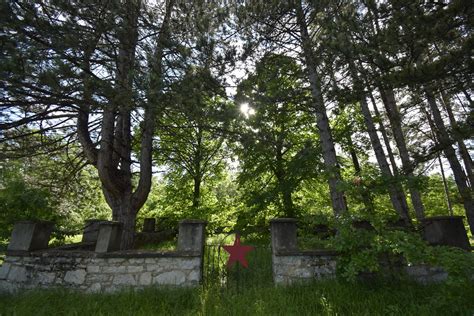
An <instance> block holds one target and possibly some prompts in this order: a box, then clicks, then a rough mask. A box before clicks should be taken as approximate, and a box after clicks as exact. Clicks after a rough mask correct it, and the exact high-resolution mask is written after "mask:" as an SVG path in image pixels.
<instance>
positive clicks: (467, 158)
mask: <svg viewBox="0 0 474 316" xmlns="http://www.w3.org/2000/svg"><path fill="white" fill-rule="evenodd" d="M441 102H442V104H443V106H444V108H445V110H446V112H447V113H448V117H449V123H450V124H451V127H452V129H453V132H454V133H455V136H456V138H458V147H459V153H460V154H461V158H462V160H463V162H464V169H465V170H466V173H467V176H468V180H469V184H470V187H471V188H472V187H473V185H474V174H473V172H472V166H473V162H472V159H471V155H470V154H469V150H467V147H466V145H465V144H464V141H463V140H462V138H461V137H460V135H458V134H459V133H458V129H459V126H458V124H457V122H456V119H455V117H454V113H453V109H452V107H451V102H450V101H449V99H448V97H447V96H446V95H445V94H444V93H443V92H441Z"/></svg>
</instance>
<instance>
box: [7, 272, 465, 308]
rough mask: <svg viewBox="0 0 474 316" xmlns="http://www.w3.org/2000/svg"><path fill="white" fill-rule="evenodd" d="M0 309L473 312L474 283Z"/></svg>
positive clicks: (43, 299) (147, 293) (27, 299)
mask: <svg viewBox="0 0 474 316" xmlns="http://www.w3.org/2000/svg"><path fill="white" fill-rule="evenodd" d="M0 315H2V316H3V315H470V316H472V315H474V283H473V282H466V283H457V284H433V285H426V286H424V285H418V284H414V283H407V282H387V281H375V282H374V281H372V282H371V283H345V282H339V281H336V280H329V281H324V282H318V283H311V284H300V285H293V286H288V287H282V286H277V287H275V286H272V285H264V286H262V285H253V286H248V287H246V288H239V289H238V290H237V289H235V288H231V289H226V288H221V287H218V286H213V287H207V288H202V287H199V288H194V289H189V288H187V289H183V288H161V289H158V288H148V289H146V290H143V291H135V292H133V291H122V292H119V293H115V294H83V293H77V292H72V291H65V290H36V291H30V292H24V293H22V294H18V295H0Z"/></svg>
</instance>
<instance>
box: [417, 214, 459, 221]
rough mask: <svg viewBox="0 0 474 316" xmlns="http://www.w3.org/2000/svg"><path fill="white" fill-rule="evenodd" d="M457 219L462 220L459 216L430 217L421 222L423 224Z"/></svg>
mask: <svg viewBox="0 0 474 316" xmlns="http://www.w3.org/2000/svg"><path fill="white" fill-rule="evenodd" d="M458 218H461V219H462V218H464V216H461V215H453V216H450V215H444V216H430V217H426V218H423V219H422V221H423V222H430V221H435V220H440V219H441V220H442V219H458Z"/></svg>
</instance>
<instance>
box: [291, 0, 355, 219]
mask: <svg viewBox="0 0 474 316" xmlns="http://www.w3.org/2000/svg"><path fill="white" fill-rule="evenodd" d="M294 4H295V10H296V19H297V24H298V27H299V31H300V35H301V45H302V51H303V57H304V59H305V61H306V70H307V73H308V78H309V82H310V87H311V94H312V97H313V110H314V112H315V114H316V125H317V127H318V130H319V137H320V141H321V147H322V151H323V159H324V164H325V166H326V168H327V171H328V172H329V181H328V182H329V192H330V194H331V203H332V208H333V210H334V214H335V215H341V214H343V213H345V212H346V211H347V205H346V202H345V199H344V193H343V192H342V191H341V190H340V189H339V185H340V183H341V181H342V179H341V174H340V170H339V165H338V163H337V157H336V150H335V148H334V141H333V139H332V133H331V128H330V126H329V118H328V116H327V113H326V108H325V106H324V100H323V96H322V94H321V85H320V82H319V78H318V74H317V63H316V60H315V58H314V56H313V48H312V43H311V38H310V36H309V33H308V26H307V22H306V18H305V14H304V12H303V8H302V5H301V0H299V1H296V2H295V3H294Z"/></svg>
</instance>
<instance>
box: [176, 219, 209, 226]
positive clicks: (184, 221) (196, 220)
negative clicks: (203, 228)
mask: <svg viewBox="0 0 474 316" xmlns="http://www.w3.org/2000/svg"><path fill="white" fill-rule="evenodd" d="M179 223H180V224H204V225H206V224H207V223H208V222H207V221H205V220H202V219H183V220H181V221H179Z"/></svg>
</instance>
